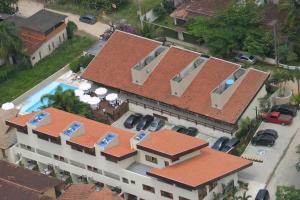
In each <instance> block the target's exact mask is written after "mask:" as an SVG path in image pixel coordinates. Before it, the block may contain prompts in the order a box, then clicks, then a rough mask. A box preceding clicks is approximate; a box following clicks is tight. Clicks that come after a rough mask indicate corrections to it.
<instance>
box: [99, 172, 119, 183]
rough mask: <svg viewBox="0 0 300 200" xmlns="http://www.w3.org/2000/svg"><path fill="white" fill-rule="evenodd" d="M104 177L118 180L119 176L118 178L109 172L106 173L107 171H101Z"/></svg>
mask: <svg viewBox="0 0 300 200" xmlns="http://www.w3.org/2000/svg"><path fill="white" fill-rule="evenodd" d="M103 173H104V176H107V177H109V178H112V179H115V180H118V181H119V180H120V176H118V175H117V174H113V173H111V172H107V171H103Z"/></svg>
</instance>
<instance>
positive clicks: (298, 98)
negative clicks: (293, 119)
mask: <svg viewBox="0 0 300 200" xmlns="http://www.w3.org/2000/svg"><path fill="white" fill-rule="evenodd" d="M291 103H292V104H293V105H295V106H297V107H298V108H299V105H300V93H298V94H293V96H292V97H291Z"/></svg>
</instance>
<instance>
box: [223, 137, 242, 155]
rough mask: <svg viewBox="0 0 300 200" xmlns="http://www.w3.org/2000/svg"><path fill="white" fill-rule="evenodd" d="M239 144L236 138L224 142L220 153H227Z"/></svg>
mask: <svg viewBox="0 0 300 200" xmlns="http://www.w3.org/2000/svg"><path fill="white" fill-rule="evenodd" d="M239 143H240V140H238V139H236V138H231V139H230V140H229V141H228V142H226V143H225V144H224V145H223V147H222V148H221V151H223V152H226V153H228V152H230V151H231V150H232V149H233V148H234V147H235V146H236V145H238V144H239Z"/></svg>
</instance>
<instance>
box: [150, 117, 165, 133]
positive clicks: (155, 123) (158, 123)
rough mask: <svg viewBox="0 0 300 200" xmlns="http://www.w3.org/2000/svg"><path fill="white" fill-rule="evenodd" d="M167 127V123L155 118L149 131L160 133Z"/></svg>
mask: <svg viewBox="0 0 300 200" xmlns="http://www.w3.org/2000/svg"><path fill="white" fill-rule="evenodd" d="M164 125H165V121H164V120H162V119H159V118H155V119H154V120H153V122H152V123H151V124H150V126H149V129H148V130H149V131H158V130H159V129H161V128H162V127H163V126H164Z"/></svg>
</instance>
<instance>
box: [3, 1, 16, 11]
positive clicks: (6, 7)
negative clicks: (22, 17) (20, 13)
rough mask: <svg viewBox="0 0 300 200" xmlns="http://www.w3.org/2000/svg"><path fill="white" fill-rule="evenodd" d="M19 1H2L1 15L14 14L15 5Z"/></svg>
mask: <svg viewBox="0 0 300 200" xmlns="http://www.w3.org/2000/svg"><path fill="white" fill-rule="evenodd" d="M17 1H18V0H1V1H0V13H7V14H12V13H13V12H14V11H15V10H14V7H13V5H15V4H16V3H17Z"/></svg>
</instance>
